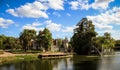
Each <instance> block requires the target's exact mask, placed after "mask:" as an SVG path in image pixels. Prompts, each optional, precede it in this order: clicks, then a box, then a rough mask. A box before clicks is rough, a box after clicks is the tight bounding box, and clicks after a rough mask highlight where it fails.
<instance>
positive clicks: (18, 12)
mask: <svg viewBox="0 0 120 70" xmlns="http://www.w3.org/2000/svg"><path fill="white" fill-rule="evenodd" d="M47 9H48V8H47V7H46V6H45V5H43V4H42V3H40V2H38V1H35V2H33V3H26V4H25V5H22V6H20V7H18V8H15V9H8V10H6V12H8V13H10V14H12V15H13V16H16V17H30V18H40V17H43V18H48V15H47V14H46V12H45V10H47Z"/></svg>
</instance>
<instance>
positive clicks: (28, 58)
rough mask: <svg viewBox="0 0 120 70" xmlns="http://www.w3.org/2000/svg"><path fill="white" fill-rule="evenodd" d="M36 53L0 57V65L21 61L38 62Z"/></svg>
mask: <svg viewBox="0 0 120 70" xmlns="http://www.w3.org/2000/svg"><path fill="white" fill-rule="evenodd" d="M38 55H39V54H38V53H37V54H15V55H13V56H12V55H11V56H3V57H0V65H3V64H9V63H14V62H21V61H32V60H38Z"/></svg>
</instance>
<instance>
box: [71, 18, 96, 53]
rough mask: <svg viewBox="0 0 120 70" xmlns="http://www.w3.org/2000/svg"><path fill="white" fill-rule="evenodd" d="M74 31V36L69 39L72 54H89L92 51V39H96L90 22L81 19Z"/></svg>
mask: <svg viewBox="0 0 120 70" xmlns="http://www.w3.org/2000/svg"><path fill="white" fill-rule="evenodd" d="M77 27H78V28H76V29H75V30H74V35H73V37H72V38H71V44H72V47H73V48H74V52H76V53H77V54H89V53H90V52H91V50H92V46H93V43H92V39H93V38H94V37H96V35H97V33H96V32H95V28H94V25H93V24H92V21H90V20H88V19H87V18H83V19H82V20H81V21H80V22H79V23H78V24H77Z"/></svg>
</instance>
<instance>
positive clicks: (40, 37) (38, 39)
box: [37, 31, 44, 48]
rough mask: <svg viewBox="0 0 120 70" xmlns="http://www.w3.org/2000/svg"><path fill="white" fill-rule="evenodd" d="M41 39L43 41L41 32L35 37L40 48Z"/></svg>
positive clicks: (41, 45) (41, 44)
mask: <svg viewBox="0 0 120 70" xmlns="http://www.w3.org/2000/svg"><path fill="white" fill-rule="evenodd" d="M43 39H44V33H43V31H39V34H38V36H37V43H38V45H39V47H40V48H43V43H44V40H43Z"/></svg>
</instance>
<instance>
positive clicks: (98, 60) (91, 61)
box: [0, 53, 120, 70]
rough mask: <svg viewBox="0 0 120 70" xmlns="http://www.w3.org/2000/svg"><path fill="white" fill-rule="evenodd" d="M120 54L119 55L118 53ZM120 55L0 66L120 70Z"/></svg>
mask: <svg viewBox="0 0 120 70" xmlns="http://www.w3.org/2000/svg"><path fill="white" fill-rule="evenodd" d="M117 54H118V53H117ZM119 64H120V55H115V56H110V57H81V56H74V57H73V58H65V59H49V60H48V59H44V60H41V59H40V60H37V61H25V62H20V63H12V64H7V65H2V66H0V70H120V65H119Z"/></svg>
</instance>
